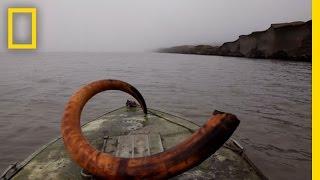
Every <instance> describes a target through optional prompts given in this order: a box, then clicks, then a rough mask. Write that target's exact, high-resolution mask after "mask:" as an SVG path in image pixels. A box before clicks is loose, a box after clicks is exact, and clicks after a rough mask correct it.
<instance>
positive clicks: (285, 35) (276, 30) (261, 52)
mask: <svg viewBox="0 0 320 180" xmlns="http://www.w3.org/2000/svg"><path fill="white" fill-rule="evenodd" d="M158 52H161V53H178V54H195V55H218V56H234V57H247V58H260V59H282V60H295V61H307V62H311V57H312V21H311V20H310V21H307V22H301V21H299V22H291V23H280V24H272V25H271V26H270V28H268V29H267V30H265V31H258V32H253V33H251V34H249V35H241V36H239V38H238V39H237V40H236V41H233V42H226V43H224V44H222V45H221V46H211V45H195V46H194V45H183V46H175V47H170V48H163V49H160V50H158Z"/></svg>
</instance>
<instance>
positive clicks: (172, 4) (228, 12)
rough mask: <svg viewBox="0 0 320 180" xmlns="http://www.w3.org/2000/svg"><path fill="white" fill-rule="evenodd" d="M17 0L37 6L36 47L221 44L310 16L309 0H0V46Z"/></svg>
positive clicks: (110, 48)
mask: <svg viewBox="0 0 320 180" xmlns="http://www.w3.org/2000/svg"><path fill="white" fill-rule="evenodd" d="M17 6H22V7H23V6H29V7H30V6H31V7H37V8H38V50H39V51H98V52H99V51H104V52H112V51H148V50H151V49H157V48H160V47H167V46H174V45H182V44H220V43H222V42H225V41H233V40H235V39H237V38H238V36H239V35H241V34H249V33H251V32H252V31H257V30H265V29H266V28H268V27H269V26H270V24H271V23H280V22H291V21H306V20H310V19H311V0H41V1H40V0H1V2H0V12H1V14H0V39H1V42H0V51H6V48H7V43H6V41H7V34H6V33H7V30H6V28H7V26H6V22H7V20H6V18H7V15H6V11H7V8H8V7H17ZM17 27H18V26H17ZM17 32H21V31H20V30H19V31H17Z"/></svg>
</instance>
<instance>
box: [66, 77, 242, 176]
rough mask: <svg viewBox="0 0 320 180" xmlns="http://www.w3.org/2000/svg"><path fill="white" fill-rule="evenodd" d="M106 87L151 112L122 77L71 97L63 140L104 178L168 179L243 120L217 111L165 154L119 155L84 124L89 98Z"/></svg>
mask: <svg viewBox="0 0 320 180" xmlns="http://www.w3.org/2000/svg"><path fill="white" fill-rule="evenodd" d="M106 90H120V91H124V92H126V93H128V94H130V95H132V96H133V97H134V98H135V99H136V100H137V101H138V102H139V104H140V106H141V107H142V109H143V112H144V113H145V114H146V113H147V107H146V104H145V101H144V99H143V97H142V95H141V94H140V93H139V91H138V90H137V89H136V88H134V87H133V86H131V85H130V84H128V83H126V82H122V81H119V80H100V81H96V82H93V83H90V84H88V85H86V86H84V87H83V88H81V89H80V90H79V91H78V92H76V93H75V94H74V95H73V96H72V97H71V98H70V100H69V102H68V104H67V106H66V108H65V111H64V115H63V118H62V125H61V132H62V137H63V142H64V145H65V147H66V149H67V150H68V151H69V153H70V155H71V157H72V159H73V160H74V161H75V162H76V163H77V164H78V165H80V166H81V167H82V168H84V169H86V170H87V171H89V172H90V173H92V174H94V175H96V176H98V177H100V178H106V179H128V178H129V179H164V178H169V177H172V176H175V175H178V174H180V173H182V172H184V171H186V170H188V169H190V168H192V167H194V166H196V165H198V164H200V163H201V162H202V161H203V160H205V159H206V158H208V157H209V156H210V155H211V154H213V153H214V152H215V151H217V150H218V149H219V148H220V147H221V146H222V145H223V144H224V143H225V142H226V141H227V140H228V138H229V137H230V136H231V135H232V133H233V132H234V131H235V129H236V128H237V126H238V125H239V123H240V121H239V120H238V119H237V117H236V116H234V115H232V114H227V113H223V114H217V115H215V116H213V117H212V118H211V119H209V120H208V121H207V122H206V124H204V125H203V126H202V127H201V128H200V129H199V130H197V131H196V132H194V133H193V134H192V135H191V136H190V137H189V138H187V139H186V140H185V141H183V142H182V143H180V144H178V145H176V146H175V147H173V148H170V149H168V150H166V151H164V152H162V153H159V154H154V155H151V156H148V157H140V158H120V157H115V156H112V155H111V154H107V153H103V152H100V151H98V150H96V149H95V148H94V147H92V146H91V145H90V144H89V142H88V141H87V140H86V138H85V137H84V136H83V135H82V132H81V127H80V116H81V111H82V109H83V107H84V106H85V104H86V103H87V101H88V100H89V99H90V98H92V97H93V96H94V95H96V94H98V93H100V92H102V91H106Z"/></svg>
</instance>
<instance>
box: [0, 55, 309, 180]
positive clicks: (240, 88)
mask: <svg viewBox="0 0 320 180" xmlns="http://www.w3.org/2000/svg"><path fill="white" fill-rule="evenodd" d="M106 78H112V79H120V80H123V81H127V82H129V83H131V84H132V85H134V86H135V87H136V88H137V89H139V91H140V92H141V93H142V94H143V95H144V97H145V99H146V102H147V105H148V106H149V107H153V108H160V109H163V110H166V111H169V112H172V113H175V114H180V115H182V116H184V117H187V118H188V119H191V120H193V121H194V122H196V123H199V124H202V123H204V122H205V121H206V119H208V118H209V117H210V115H211V113H212V111H213V110H214V109H218V110H221V111H226V112H230V113H234V114H236V115H237V116H238V117H239V119H240V120H241V124H240V127H239V128H238V130H237V132H236V134H235V138H236V139H238V140H239V141H240V142H241V143H242V144H243V146H244V147H245V148H246V149H247V151H248V154H249V156H250V158H251V159H252V160H253V161H254V162H255V163H256V164H257V165H258V167H260V168H261V169H262V171H263V172H264V173H265V174H266V175H267V176H268V177H270V178H271V179H306V178H308V179H309V178H310V176H311V64H310V63H301V62H284V61H277V60H255V59H244V58H232V57H215V56H194V55H174V54H157V53H104V54H103V53H100V54H98V53H65V54H63V53H46V54H0V142H1V146H0V147H1V148H0V171H3V170H4V168H6V167H7V165H8V164H9V163H11V162H14V161H20V160H22V159H24V158H26V157H27V155H29V154H30V153H32V152H33V151H35V150H36V149H37V148H39V147H40V146H41V145H43V144H45V143H47V142H48V141H49V140H51V139H52V138H54V137H56V136H58V135H59V133H60V131H59V128H60V118H61V115H62V112H63V108H64V104H65V103H66V102H67V100H68V98H69V96H70V95H71V94H72V93H73V92H74V91H75V90H76V89H78V88H79V87H80V86H82V85H84V84H86V83H88V82H91V81H93V80H98V79H106ZM127 97H128V96H126V95H125V94H123V93H118V92H111V93H110V92H107V93H102V94H99V95H98V96H97V97H95V98H94V99H93V100H92V101H90V103H89V104H88V105H87V107H86V109H85V112H84V115H83V117H84V118H83V122H85V121H87V120H90V119H91V118H94V117H96V116H97V115H99V114H102V113H103V112H105V111H108V110H111V109H114V108H117V107H119V106H122V105H124V104H125V100H126V98H127Z"/></svg>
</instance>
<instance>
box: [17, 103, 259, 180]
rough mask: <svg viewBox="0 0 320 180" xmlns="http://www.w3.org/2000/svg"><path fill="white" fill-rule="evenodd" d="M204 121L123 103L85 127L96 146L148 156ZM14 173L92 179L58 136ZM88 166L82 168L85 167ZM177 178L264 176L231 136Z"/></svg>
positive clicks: (19, 176) (127, 154)
mask: <svg viewBox="0 0 320 180" xmlns="http://www.w3.org/2000/svg"><path fill="white" fill-rule="evenodd" d="M197 129H199V126H198V125H196V124H194V123H192V122H190V121H187V120H185V119H183V118H180V117H177V116H174V115H171V114H167V113H164V112H161V111H157V110H153V109H149V110H148V115H147V116H144V114H143V112H142V111H141V109H140V108H127V107H123V108H119V109H116V110H114V111H111V112H109V113H106V114H104V115H103V116H101V117H99V118H97V119H95V120H93V121H91V122H88V123H86V124H84V125H83V126H82V131H83V134H84V135H85V137H86V138H87V139H88V141H89V142H90V143H91V145H93V146H94V147H95V148H97V149H99V150H102V151H105V152H107V153H111V154H113V155H115V156H119V157H128V158H129V157H143V156H148V155H152V154H156V153H159V152H162V151H165V150H167V149H169V148H171V147H173V146H175V145H176V144H178V143H180V142H182V141H183V140H185V139H186V138H187V137H188V136H190V135H191V134H192V133H193V132H194V131H195V130H197ZM17 169H19V171H18V172H17V173H15V174H14V175H13V179H61V180H63V179H91V177H90V175H89V176H85V171H82V169H81V168H80V167H79V166H78V165H76V164H75V163H74V162H73V161H72V160H71V159H70V158H69V155H68V153H67V152H66V151H65V148H64V145H63V141H62V139H61V138H57V139H55V140H54V141H52V142H50V143H49V144H47V145H45V146H44V147H43V148H41V149H40V150H39V151H37V152H35V153H34V154H32V155H31V156H30V157H28V158H27V159H26V160H25V161H23V162H22V163H20V164H18V165H17ZM81 172H82V173H81ZM173 179H264V177H263V176H262V175H261V174H260V173H259V171H257V169H256V168H255V167H254V166H252V164H251V163H250V161H248V160H247V159H246V158H244V156H243V154H242V155H241V148H239V147H237V146H236V144H235V143H234V142H233V141H228V142H227V143H226V144H225V146H223V147H222V148H220V149H219V150H218V151H217V152H216V153H215V154H213V155H212V156H211V157H210V158H208V159H207V160H205V161H204V162H202V163H201V164H200V165H199V166H197V167H195V168H193V169H191V170H189V171H187V172H185V173H183V174H181V175H179V176H177V177H174V178H173Z"/></svg>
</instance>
